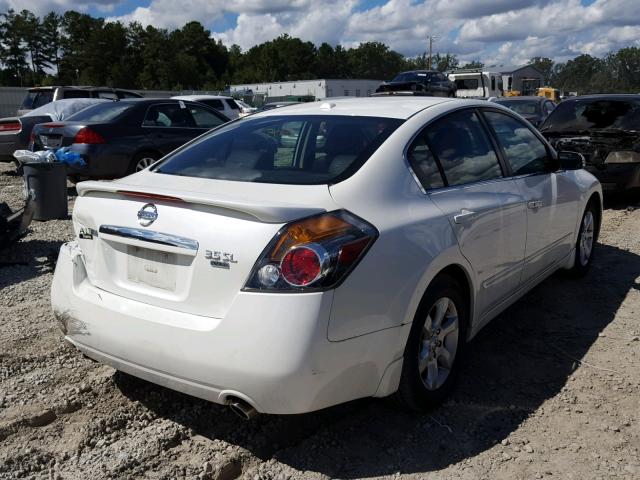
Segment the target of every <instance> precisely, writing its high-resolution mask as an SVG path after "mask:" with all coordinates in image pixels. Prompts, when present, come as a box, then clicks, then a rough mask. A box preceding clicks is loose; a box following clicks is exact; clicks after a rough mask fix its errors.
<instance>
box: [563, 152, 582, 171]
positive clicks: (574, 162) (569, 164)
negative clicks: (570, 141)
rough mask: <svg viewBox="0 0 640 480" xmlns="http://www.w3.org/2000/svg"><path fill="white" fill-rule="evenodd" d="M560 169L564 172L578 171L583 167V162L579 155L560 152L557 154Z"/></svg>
mask: <svg viewBox="0 0 640 480" xmlns="http://www.w3.org/2000/svg"><path fill="white" fill-rule="evenodd" d="M558 161H559V162H560V168H562V169H564V170H580V169H581V168H584V166H585V160H584V157H583V156H582V154H581V153H576V152H568V151H561V152H558Z"/></svg>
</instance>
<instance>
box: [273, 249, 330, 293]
mask: <svg viewBox="0 0 640 480" xmlns="http://www.w3.org/2000/svg"><path fill="white" fill-rule="evenodd" d="M280 271H281V272H282V277H283V278H284V280H285V281H286V282H287V283H288V284H289V285H293V286H294V287H304V286H305V285H309V284H312V283H313V282H315V281H316V279H317V278H318V277H319V276H320V273H321V272H322V265H321V263H320V256H319V254H318V253H316V250H315V249H312V248H309V247H308V246H306V247H297V248H292V249H291V250H289V252H288V253H287V254H286V255H285V256H284V258H283V259H282V262H280Z"/></svg>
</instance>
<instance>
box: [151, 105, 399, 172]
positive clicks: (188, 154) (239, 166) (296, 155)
mask: <svg viewBox="0 0 640 480" xmlns="http://www.w3.org/2000/svg"><path fill="white" fill-rule="evenodd" d="M401 123H402V120H398V119H392V118H377V117H352V116H328V115H281V116H272V117H262V118H260V117H254V118H251V117H247V119H245V120H242V121H241V122H233V123H230V124H229V125H226V126H223V127H221V128H219V129H217V130H215V131H214V132H211V133H210V134H209V135H207V136H205V137H202V138H201V139H199V140H198V141H196V142H195V143H193V144H191V145H189V146H188V147H185V148H184V149H181V150H178V151H177V152H175V153H174V154H172V155H170V156H169V157H167V158H166V160H164V161H163V162H162V163H160V164H158V166H157V167H155V168H154V171H156V172H158V173H164V174H169V175H182V176H190V177H202V178H212V179H219V180H232V181H240V182H260V183H284V184H296V185H312V184H328V183H335V182H338V181H341V180H343V179H345V178H347V177H348V176H350V175H351V174H353V173H354V172H355V171H357V170H358V169H359V168H360V167H361V166H362V165H363V164H364V163H365V162H366V161H367V160H368V159H369V157H370V156H371V155H372V154H373V153H374V152H375V151H376V150H377V148H378V147H379V146H380V145H381V144H382V143H383V142H384V141H385V140H386V139H387V138H388V136H389V135H391V133H392V132H393V131H395V130H396V129H397V128H398V126H400V124H401Z"/></svg>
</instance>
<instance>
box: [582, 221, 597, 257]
mask: <svg viewBox="0 0 640 480" xmlns="http://www.w3.org/2000/svg"><path fill="white" fill-rule="evenodd" d="M594 226H595V222H594V218H593V212H591V211H590V210H587V211H586V212H585V214H584V218H583V219H582V226H581V227H580V264H581V265H582V266H583V267H584V266H586V265H587V264H588V263H589V259H590V258H591V252H592V251H593V231H594Z"/></svg>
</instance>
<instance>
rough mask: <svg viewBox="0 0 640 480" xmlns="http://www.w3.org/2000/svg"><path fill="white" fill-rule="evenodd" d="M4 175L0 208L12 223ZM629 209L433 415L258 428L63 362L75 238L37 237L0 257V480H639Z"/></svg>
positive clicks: (374, 403)
mask: <svg viewBox="0 0 640 480" xmlns="http://www.w3.org/2000/svg"><path fill="white" fill-rule="evenodd" d="M10 170H11V169H10V167H9V166H5V165H4V164H0V200H4V201H8V202H9V203H10V204H11V205H12V206H14V207H15V206H16V205H18V204H19V203H20V199H21V194H22V184H21V180H20V179H19V178H18V177H16V176H12V175H11V174H10ZM71 192H73V189H71ZM70 202H71V203H73V197H70ZM635 203H637V200H635V201H633V200H631V201H627V202H624V201H620V200H619V201H617V202H615V203H614V204H612V205H609V206H608V208H607V209H606V211H605V213H604V221H603V226H602V234H601V237H600V245H599V246H598V249H597V259H596V260H595V264H594V265H593V269H592V271H591V273H590V274H589V276H588V277H587V278H584V279H582V280H578V281H576V280H570V279H567V278H566V277H564V276H562V275H555V276H554V277H552V278H550V279H549V280H547V281H545V282H544V283H543V284H542V285H540V286H539V287H538V288H536V289H535V290H534V291H532V292H531V293H529V294H528V295H527V296H526V297H525V298H523V299H522V300H521V301H519V302H518V303H517V304H516V305H514V306H513V307H511V308H510V309H509V310H507V311H506V312H505V313H503V314H502V315H501V316H500V317H499V318H497V319H495V320H494V321H493V322H492V323H491V324H490V325H489V326H488V327H486V328H485V329H484V330H483V331H482V332H481V333H480V334H479V335H478V337H476V339H475V340H474V341H473V342H472V343H471V345H470V347H469V349H468V351H467V355H468V358H467V363H466V365H467V366H466V368H465V369H464V370H463V372H462V375H461V378H460V382H459V386H458V388H457V389H456V391H455V393H454V395H453V396H452V398H451V399H450V400H449V401H448V402H447V403H446V404H445V405H443V406H441V407H440V408H437V409H434V410H433V411H431V412H430V413H428V414H425V415H422V416H417V415H412V414H408V413H404V412H401V411H398V410H397V409H396V408H395V407H394V406H393V405H392V404H390V403H388V402H386V401H383V400H373V399H368V400H360V401H356V402H351V403H349V404H346V405H341V406H338V407H334V408H331V409H328V410H324V411H321V412H317V413H312V414H307V415H297V416H264V415H263V416H260V417H258V418H257V419H256V420H254V421H252V422H244V421H242V420H241V419H239V418H237V417H236V416H235V415H233V414H232V413H231V412H230V411H229V410H228V409H226V408H223V407H221V406H217V405H214V404H211V403H207V402H205V401H202V400H198V399H195V398H192V397H189V396H186V395H182V394H180V393H177V392H173V391H171V390H167V389H164V388H161V387H158V386H155V385H153V384H150V383H147V382H144V381H141V380H137V379H135V378H133V377H130V376H127V375H125V374H122V373H118V372H115V371H114V370H113V369H111V368H109V367H106V366H102V365H99V364H97V363H93V362H91V361H90V360H88V359H86V358H83V357H82V356H81V355H80V354H79V353H78V352H77V351H75V350H74V349H72V348H70V347H68V346H66V345H65V344H64V343H63V341H62V335H61V333H60V331H59V330H58V328H57V326H56V322H55V320H54V318H53V316H52V314H51V311H50V306H49V287H50V283H51V279H52V273H53V268H54V266H55V259H56V255H57V250H58V248H59V247H60V244H61V243H62V242H63V241H67V240H70V239H71V238H72V231H71V224H70V222H69V221H68V220H60V221H49V222H44V223H41V222H34V223H33V224H32V231H31V233H29V235H28V236H26V237H25V238H24V239H23V240H22V241H20V242H19V243H17V244H16V245H13V246H11V247H9V248H8V249H5V250H4V251H0V312H2V313H1V317H2V321H1V322H0V479H9V478H11V479H13V478H34V479H82V480H84V479H87V478H90V479H92V480H97V479H103V478H105V479H106V478H109V479H111V478H114V479H115V478H117V479H123V478H131V479H139V478H158V479H161V478H162V479H164V478H166V479H169V478H199V479H218V480H220V479H224V480H226V479H232V478H246V479H258V480H259V479H272V478H273V479H290V478H291V479H298V478H318V479H319V478H330V477H339V478H360V477H367V478H369V477H387V478H391V477H397V476H401V477H405V478H426V479H449V478H450V479H501V478H504V479H534V478H547V477H549V478H562V479H572V478H573V479H592V478H593V479H600V478H602V479H605V478H607V479H608V478H628V479H632V478H634V479H638V478H640V451H639V450H640V427H639V425H638V420H639V416H640V388H639V384H640V278H639V275H640V209H634V208H633V207H630V206H629V205H633V204H635ZM13 263H15V264H13Z"/></svg>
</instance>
